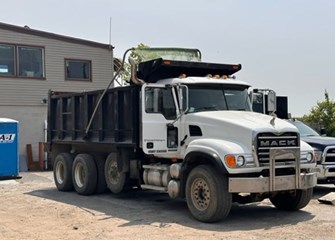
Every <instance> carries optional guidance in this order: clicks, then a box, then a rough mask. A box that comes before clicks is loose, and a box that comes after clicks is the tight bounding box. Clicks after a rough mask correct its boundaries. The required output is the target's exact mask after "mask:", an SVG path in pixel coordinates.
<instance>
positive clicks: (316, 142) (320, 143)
mask: <svg viewBox="0 0 335 240" xmlns="http://www.w3.org/2000/svg"><path fill="white" fill-rule="evenodd" d="M301 139H302V140H303V141H305V142H307V143H308V144H309V145H311V146H312V147H314V148H316V149H319V150H321V151H323V150H324V148H325V147H327V146H335V138H333V137H322V136H311V137H301Z"/></svg>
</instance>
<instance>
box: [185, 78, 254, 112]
mask: <svg viewBox="0 0 335 240" xmlns="http://www.w3.org/2000/svg"><path fill="white" fill-rule="evenodd" d="M188 89H189V110H188V112H190V113H191V112H201V111H219V110H238V111H251V105H250V100H249V96H248V90H247V87H246V86H236V85H235V86H234V85H232V86H227V85H222V84H215V85H214V84H212V85H188Z"/></svg>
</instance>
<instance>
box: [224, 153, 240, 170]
mask: <svg viewBox="0 0 335 240" xmlns="http://www.w3.org/2000/svg"><path fill="white" fill-rule="evenodd" d="M225 161H226V164H227V166H228V167H231V168H235V167H236V166H237V164H236V158H235V156H234V155H226V156H225Z"/></svg>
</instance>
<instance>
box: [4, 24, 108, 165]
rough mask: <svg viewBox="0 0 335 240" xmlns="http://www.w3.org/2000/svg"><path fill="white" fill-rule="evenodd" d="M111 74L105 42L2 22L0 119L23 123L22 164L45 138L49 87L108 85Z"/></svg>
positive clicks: (68, 88)
mask: <svg viewBox="0 0 335 240" xmlns="http://www.w3.org/2000/svg"><path fill="white" fill-rule="evenodd" d="M112 76H113V47H112V46H110V45H107V44H102V43H97V42H92V41H87V40H83V39H78V38H72V37H67V36H62V35H58V34H54V33H49V32H44V31H39V30H34V29H30V28H29V27H27V26H25V27H19V26H14V25H9V24H5V23H0V118H12V119H15V120H18V121H19V128H20V130H19V139H20V141H19V144H20V153H19V154H20V168H21V170H25V169H26V168H27V167H26V162H27V151H26V146H27V144H31V146H32V153H33V159H34V161H37V160H38V145H39V142H44V141H45V134H44V128H45V126H44V122H45V120H46V118H47V96H48V91H49V90H50V89H51V90H54V91H70V92H71V91H85V90H94V89H101V88H105V87H106V86H107V85H108V83H109V82H110V80H111V78H112Z"/></svg>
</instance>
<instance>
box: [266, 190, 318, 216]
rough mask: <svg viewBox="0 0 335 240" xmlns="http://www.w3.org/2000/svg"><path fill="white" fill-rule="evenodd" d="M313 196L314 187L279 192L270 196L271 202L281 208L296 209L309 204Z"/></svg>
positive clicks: (286, 209)
mask: <svg viewBox="0 0 335 240" xmlns="http://www.w3.org/2000/svg"><path fill="white" fill-rule="evenodd" d="M312 196H313V188H309V189H304V190H300V189H299V190H296V191H295V192H292V193H290V192H285V193H279V194H277V195H275V196H274V197H270V201H271V203H272V204H273V205H274V206H275V207H276V208H278V209H280V210H285V211H296V210H299V209H302V208H304V207H306V206H307V204H308V203H309V201H310V200H311V198H312Z"/></svg>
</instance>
